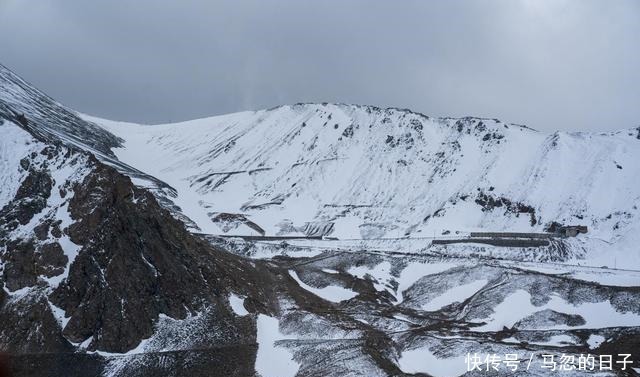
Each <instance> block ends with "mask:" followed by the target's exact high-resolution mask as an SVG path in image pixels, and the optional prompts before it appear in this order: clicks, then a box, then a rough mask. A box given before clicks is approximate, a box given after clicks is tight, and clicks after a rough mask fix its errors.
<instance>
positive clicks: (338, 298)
mask: <svg viewBox="0 0 640 377" xmlns="http://www.w3.org/2000/svg"><path fill="white" fill-rule="evenodd" d="M289 275H290V276H291V277H292V278H293V280H295V281H296V282H297V283H298V285H300V287H302V288H303V289H305V290H307V291H309V292H311V293H313V294H314V295H316V296H318V297H320V298H322V299H325V300H327V301H331V302H335V303H339V302H342V301H346V300H350V299H352V298H354V297H356V296H357V295H358V293H357V292H354V291H352V290H350V289H346V288H343V287H338V286H335V285H329V286H326V287H324V288H314V287H312V286H310V285H307V284H305V283H304V282H303V281H302V280H300V278H299V277H298V274H297V273H296V272H295V271H291V270H289Z"/></svg>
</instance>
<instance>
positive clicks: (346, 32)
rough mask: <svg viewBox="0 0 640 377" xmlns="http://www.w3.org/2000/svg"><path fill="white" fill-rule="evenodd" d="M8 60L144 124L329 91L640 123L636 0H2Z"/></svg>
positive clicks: (355, 98) (442, 112)
mask: <svg viewBox="0 0 640 377" xmlns="http://www.w3.org/2000/svg"><path fill="white" fill-rule="evenodd" d="M0 62H1V63H2V64H4V65H5V66H7V67H9V68H11V69H12V70H14V71H15V72H16V73H18V74H19V75H21V76H22V77H23V78H25V79H26V80H27V81H30V82H31V83H32V84H34V85H36V86H37V87H39V88H40V89H42V90H44V91H45V92H47V93H48V94H49V95H51V96H52V97H54V98H56V99H57V100H59V101H60V102H62V103H64V104H66V105H68V106H70V107H72V108H74V109H76V110H78V111H81V112H85V113H89V114H93V115H96V116H101V117H105V118H110V119H117V120H126V121H134V122H142V123H162V122H173V121H178V120H187V119H192V118H198V117H204V116H209V115H217V114H223V113H229V112H235V111H241V110H255V109H261V108H267V107H272V106H275V105H279V104H288V103H296V102H323V101H327V102H346V103H359V104H372V105H378V106H382V107H387V106H394V107H403V108H404V107H407V108H410V109H413V110H416V111H420V112H422V113H425V114H428V115H433V116H465V115H474V116H483V117H492V118H493V117H497V118H500V119H502V120H504V121H508V122H514V123H523V124H527V125H529V126H531V127H534V128H537V129H540V130H554V129H564V130H612V129H621V128H630V127H637V126H640V1H636V0H629V1H624V0H611V1H596V0H594V1H590V0H575V1H565V0H483V1H470V0H469V1H451V0H446V1H445V0H442V1H427V0H420V1H397V0H393V1H392V0H386V1H374V0H361V1H359V0H358V1H356V0H352V1H350V0H340V1H338V0H335V1H324V0H313V1H303V0H277V1H276V0H274V1H267V0H255V1H242V0H233V1H192V0H188V1H187V0H180V1H178V0H175V1H167V0H144V1H142V0H135V1H122V0H109V1H86V0H66V1H53V0H47V1H45V0H42V1H41V0H30V1H26V0H0ZM0 89H1V88H0Z"/></svg>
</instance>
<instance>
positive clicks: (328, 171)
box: [85, 104, 640, 267]
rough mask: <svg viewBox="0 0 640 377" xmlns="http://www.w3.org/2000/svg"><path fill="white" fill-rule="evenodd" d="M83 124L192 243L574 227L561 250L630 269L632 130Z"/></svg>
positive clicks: (245, 118) (256, 121) (319, 113)
mask: <svg viewBox="0 0 640 377" xmlns="http://www.w3.org/2000/svg"><path fill="white" fill-rule="evenodd" d="M85 119H88V120H90V121H92V122H95V123H97V124H99V125H101V126H103V127H105V129H107V130H109V131H110V132H112V133H113V134H115V135H117V136H118V137H119V138H121V139H123V140H124V143H123V145H122V147H117V148H114V149H113V151H114V153H115V154H116V155H117V156H118V158H119V159H120V160H122V161H124V162H126V163H127V164H129V165H131V166H134V167H136V168H137V169H140V170H142V171H144V172H146V173H148V174H150V175H152V176H154V177H157V178H159V179H161V180H163V181H164V182H166V183H168V184H169V185H171V186H172V187H173V188H175V189H176V191H177V197H176V198H175V203H176V204H177V205H178V206H179V207H180V208H181V211H182V213H183V214H184V215H186V216H187V217H189V218H190V219H191V220H193V221H194V222H195V225H196V226H197V228H196V231H198V232H202V233H207V234H227V235H261V234H264V235H267V236H291V235H297V236H301V235H303V236H330V237H336V238H339V239H385V238H433V237H443V236H444V237H451V236H456V235H466V234H468V233H469V232H474V231H486V232H543V231H545V230H548V229H549V228H550V227H551V226H553V224H554V223H555V224H561V225H586V226H587V227H588V229H589V233H588V235H587V236H586V237H582V240H581V243H580V244H579V245H578V244H576V245H574V246H575V248H578V249H579V250H586V251H587V253H588V254H589V258H591V259H592V260H593V263H597V264H599V265H608V264H612V263H614V261H613V259H614V256H612V255H610V251H609V252H607V255H606V256H605V255H602V253H601V252H598V250H597V249H600V248H601V246H602V245H611V244H615V245H616V246H615V250H616V252H615V253H614V254H615V257H617V258H619V259H620V261H621V262H622V261H623V260H624V261H625V262H623V263H631V264H632V265H634V266H638V267H640V257H639V256H638V255H637V254H638V253H636V252H635V251H636V249H635V245H637V244H638V242H640V222H639V221H638V218H639V217H638V216H639V215H640V209H639V208H638V207H639V206H640V179H639V178H638V177H640V164H638V163H637V161H640V128H639V129H630V130H624V131H619V132H610V133H564V132H556V133H551V134H545V133H542V132H537V131H535V130H532V129H530V128H527V127H525V126H521V125H515V124H508V123H504V122H501V121H499V120H496V119H479V118H471V117H467V118H430V117H428V116H425V115H422V114H418V113H414V112H411V111H409V110H401V109H380V108H376V107H371V106H357V105H334V104H298V105H293V106H282V107H278V108H275V109H270V110H262V111H256V112H243V113H237V114H230V115H224V116H218V117H213V118H205V119H199V120H194V121H189V122H183V123H176V124H165V125H154V126H147V125H135V124H130V123H119V122H112V121H107V120H102V119H97V118H91V117H87V116H85ZM140 183H141V184H144V183H143V182H140ZM607 249H610V247H607ZM578 254H583V252H578ZM607 260H611V261H610V262H608V261H607Z"/></svg>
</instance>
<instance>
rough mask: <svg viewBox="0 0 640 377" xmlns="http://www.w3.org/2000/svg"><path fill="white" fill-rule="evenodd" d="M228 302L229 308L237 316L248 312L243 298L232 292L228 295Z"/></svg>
mask: <svg viewBox="0 0 640 377" xmlns="http://www.w3.org/2000/svg"><path fill="white" fill-rule="evenodd" d="M229 304H230V305H231V309H232V310H233V312H234V313H236V314H237V315H239V316H244V315H247V314H249V312H248V311H247V309H245V308H244V298H242V297H240V296H238V295H236V294H234V293H232V294H231V295H229Z"/></svg>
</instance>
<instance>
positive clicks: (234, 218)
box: [211, 212, 265, 236]
mask: <svg viewBox="0 0 640 377" xmlns="http://www.w3.org/2000/svg"><path fill="white" fill-rule="evenodd" d="M211 221H212V222H213V223H215V224H218V225H219V226H220V228H221V229H222V231H223V232H224V233H228V232H229V231H231V230H234V229H237V228H238V227H239V226H240V225H246V226H248V227H249V228H251V229H253V230H255V231H256V232H257V233H259V234H260V235H262V236H264V234H265V231H264V229H262V228H261V227H260V226H259V225H258V224H256V223H254V222H253V221H251V220H249V219H248V218H247V217H246V216H245V215H243V214H241V213H226V212H220V213H218V214H215V215H214V216H212V217H211Z"/></svg>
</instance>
